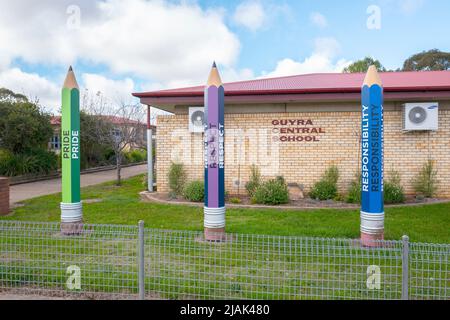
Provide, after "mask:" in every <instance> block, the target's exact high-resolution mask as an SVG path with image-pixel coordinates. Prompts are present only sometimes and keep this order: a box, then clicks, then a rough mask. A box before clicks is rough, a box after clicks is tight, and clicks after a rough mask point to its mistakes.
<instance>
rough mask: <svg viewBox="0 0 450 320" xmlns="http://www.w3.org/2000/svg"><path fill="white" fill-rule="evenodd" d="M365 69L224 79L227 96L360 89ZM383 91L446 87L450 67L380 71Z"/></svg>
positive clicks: (184, 92) (174, 93)
mask: <svg viewBox="0 0 450 320" xmlns="http://www.w3.org/2000/svg"><path fill="white" fill-rule="evenodd" d="M364 77H365V74H364V73H315V74H304V75H296V76H288V77H279V78H267V79H256V80H249V81H240V82H230V83H225V84H224V87H225V95H226V96H239V95H268V94H292V93H355V92H360V90H361V85H362V83H363V80H364ZM380 77H381V80H382V81H383V87H384V90H385V91H386V92H411V91H447V90H450V71H421V72H384V73H380ZM203 91H204V86H196V87H188V88H180V89H170V90H160V91H152V92H142V93H133V95H134V96H135V97H139V98H145V97H154V98H158V97H194V96H203Z"/></svg>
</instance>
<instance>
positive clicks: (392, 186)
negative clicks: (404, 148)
mask: <svg viewBox="0 0 450 320" xmlns="http://www.w3.org/2000/svg"><path fill="white" fill-rule="evenodd" d="M390 175H391V176H390V178H389V179H387V180H386V181H385V182H384V186H383V187H384V189H383V190H384V203H403V202H405V193H404V191H403V187H402V186H401V184H400V174H399V173H398V172H397V171H392V172H391V174H390Z"/></svg>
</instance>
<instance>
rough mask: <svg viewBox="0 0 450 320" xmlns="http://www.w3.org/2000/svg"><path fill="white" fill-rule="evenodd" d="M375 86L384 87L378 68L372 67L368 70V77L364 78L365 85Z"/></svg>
mask: <svg viewBox="0 0 450 320" xmlns="http://www.w3.org/2000/svg"><path fill="white" fill-rule="evenodd" d="M374 84H378V85H380V86H381V85H382V82H381V78H380V75H379V74H378V71H377V67H376V66H374V65H371V66H370V67H369V69H368V70H367V73H366V77H365V78H364V83H363V85H366V86H369V87H370V86H371V85H374Z"/></svg>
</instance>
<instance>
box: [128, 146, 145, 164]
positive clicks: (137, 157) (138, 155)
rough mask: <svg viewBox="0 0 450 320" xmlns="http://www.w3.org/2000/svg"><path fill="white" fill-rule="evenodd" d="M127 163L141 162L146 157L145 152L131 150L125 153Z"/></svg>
mask: <svg viewBox="0 0 450 320" xmlns="http://www.w3.org/2000/svg"><path fill="white" fill-rule="evenodd" d="M125 158H126V159H127V161H128V163H136V162H143V161H145V160H146V159H147V153H146V152H145V151H144V150H138V149H136V150H132V151H129V152H126V153H125Z"/></svg>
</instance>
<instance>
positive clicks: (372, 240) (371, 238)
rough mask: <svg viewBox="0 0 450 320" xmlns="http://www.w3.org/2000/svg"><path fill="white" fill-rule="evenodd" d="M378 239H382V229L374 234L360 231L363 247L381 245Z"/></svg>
mask: <svg viewBox="0 0 450 320" xmlns="http://www.w3.org/2000/svg"><path fill="white" fill-rule="evenodd" d="M380 240H384V231H383V232H381V233H376V234H368V233H364V232H361V245H362V246H364V247H381V246H383V243H382V242H381V241H380Z"/></svg>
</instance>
